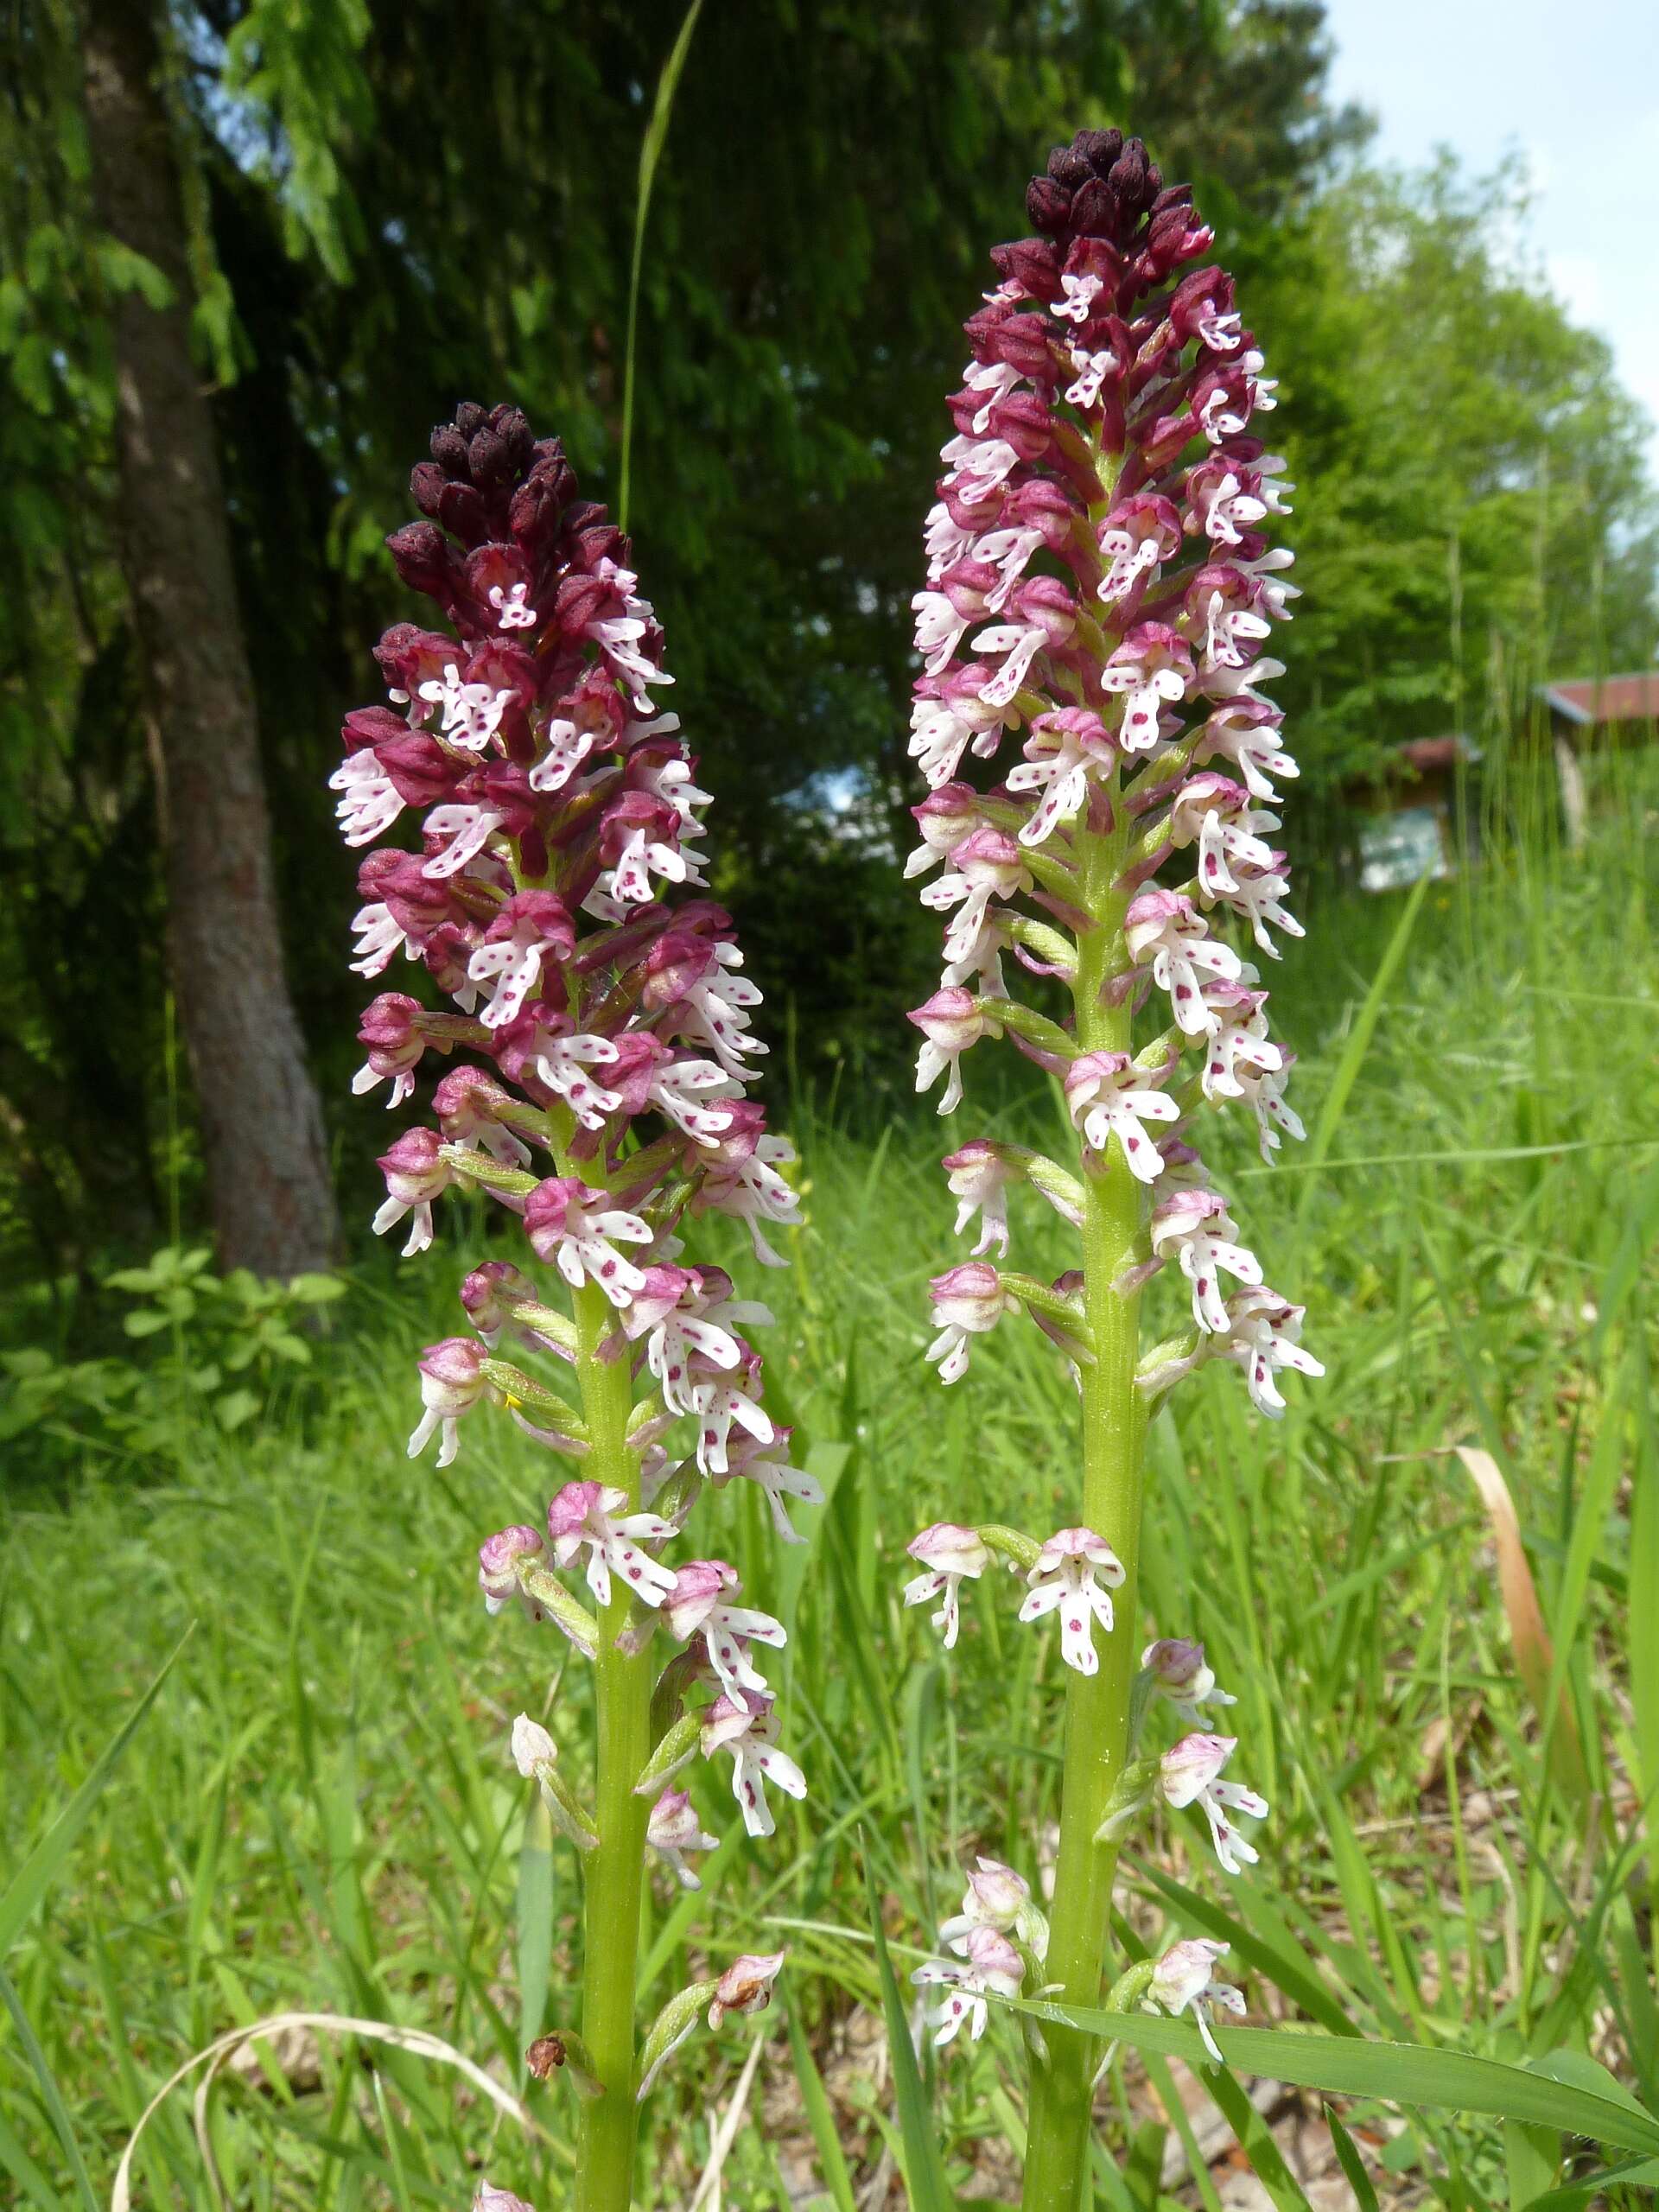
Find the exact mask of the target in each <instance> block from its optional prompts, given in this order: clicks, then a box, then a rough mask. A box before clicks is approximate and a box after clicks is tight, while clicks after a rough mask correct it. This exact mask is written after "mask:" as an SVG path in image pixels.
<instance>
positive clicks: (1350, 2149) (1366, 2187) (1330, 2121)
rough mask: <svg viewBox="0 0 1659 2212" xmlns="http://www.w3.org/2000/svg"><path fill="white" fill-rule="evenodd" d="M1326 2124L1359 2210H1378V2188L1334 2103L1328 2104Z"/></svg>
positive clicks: (1333, 2148)
mask: <svg viewBox="0 0 1659 2212" xmlns="http://www.w3.org/2000/svg"><path fill="white" fill-rule="evenodd" d="M1325 2126H1327V2127H1328V2128H1329V2129H1330V2131H1331V2147H1332V2150H1333V2151H1334V2152H1336V2154H1337V2164H1338V2165H1339V2166H1340V2167H1341V2168H1342V2171H1343V2175H1344V2179H1345V2180H1346V2181H1347V2183H1348V2186H1349V2188H1350V2189H1351V2190H1353V2192H1354V2202H1355V2203H1356V2204H1357V2206H1358V2207H1359V2212H1378V2207H1377V2202H1376V2188H1375V2186H1374V2185H1373V2183H1372V2181H1371V2177H1370V2174H1368V2173H1367V2172H1366V2171H1365V2161H1364V2160H1363V2158H1361V2157H1360V2155H1359V2145H1358V2144H1357V2143H1356V2142H1355V2140H1354V2139H1353V2137H1352V2136H1351V2134H1350V2133H1348V2130H1347V2129H1346V2128H1345V2127H1344V2126H1343V2124H1342V2119H1341V2116H1340V2114H1339V2113H1338V2111H1337V2108H1336V2107H1335V2106H1334V2105H1326V2107H1325Z"/></svg>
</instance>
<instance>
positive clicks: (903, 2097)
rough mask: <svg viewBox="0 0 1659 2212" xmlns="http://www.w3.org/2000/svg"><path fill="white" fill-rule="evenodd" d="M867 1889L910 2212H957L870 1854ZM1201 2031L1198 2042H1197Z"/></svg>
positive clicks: (866, 1855) (867, 1864)
mask: <svg viewBox="0 0 1659 2212" xmlns="http://www.w3.org/2000/svg"><path fill="white" fill-rule="evenodd" d="M864 1887H865V1891H866V1892H867V1894H868V1897H869V1901H870V1930H871V1933H872V1935H873V1936H874V1939H875V1963H876V1969H877V1971H878V1973H879V1974H880V1977H881V2010H882V2013H883V2015H884V2016H885V2018H886V2020H887V2050H888V2054H889V2056H890V2057H891V2060H892V2063H893V2098H894V2101H895V2102H896V2103H897V2105H898V2107H899V2134H900V2137H901V2139H902V2140H903V2143H904V2146H905V2185H906V2190H907V2192H908V2195H909V2197H910V2212H956V2199H955V2197H954V2196H952V2195H951V2193H950V2183H949V2181H948V2180H947V2179H946V2177H945V2171H944V2158H942V2157H941V2156H940V2153H939V2144H938V2137H937V2136H936V2135H935V2134H934V2133H933V2115H932V2114H931V2113H930V2112H929V2110H928V2108H927V2099H926V2097H925V2094H923V2090H922V2076H921V2072H920V2069H918V2066H917V2064H916V2052H915V2049H914V2047H913V2046H912V2043H911V2040H910V2019H909V2016H908V2014H907V2013H906V2011H905V2000H904V1999H903V1997H902V1996H901V1995H900V1994H899V1982H898V1978H897V1977H896V1975H895V1974H894V1973H893V1961H892V1960H891V1959H890V1958H889V1957H888V1956H887V1932H886V1930H885V1929H883V1927H882V1925H881V1901H880V1898H879V1897H877V1896H876V1893H875V1877H874V1874H872V1873H871V1872H870V1861H869V1853H868V1850H867V1851H866V1852H865V1853H864ZM1197 2040H1198V2037H1197V2034H1196V2032H1195V2033H1194V2036H1193V2041H1194V2042H1195V2043H1196V2042H1197Z"/></svg>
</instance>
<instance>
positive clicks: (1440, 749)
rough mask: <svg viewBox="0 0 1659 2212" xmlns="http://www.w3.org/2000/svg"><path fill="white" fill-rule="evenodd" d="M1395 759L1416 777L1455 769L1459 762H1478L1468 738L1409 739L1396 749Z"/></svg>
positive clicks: (1459, 736) (1477, 755)
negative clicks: (1402, 763) (1444, 769)
mask: <svg viewBox="0 0 1659 2212" xmlns="http://www.w3.org/2000/svg"><path fill="white" fill-rule="evenodd" d="M1394 752H1395V759H1396V760H1402V761H1403V762H1404V763H1405V765H1406V766H1407V767H1408V769H1409V770H1410V772H1411V773H1412V774H1413V775H1414V776H1432V775H1433V773H1434V772H1435V771H1436V770H1437V769H1440V768H1454V767H1455V766H1457V764H1458V762H1459V760H1478V759H1479V758H1480V755H1479V753H1478V751H1477V750H1476V748H1475V747H1473V746H1472V745H1471V744H1470V742H1469V741H1468V739H1467V738H1466V737H1464V736H1462V735H1461V734H1459V735H1457V736H1454V737H1408V738H1407V739H1406V740H1405V741H1404V743H1403V744H1401V745H1396V746H1395V748H1394Z"/></svg>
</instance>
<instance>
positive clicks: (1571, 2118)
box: [1003, 1999, 1659, 2158]
mask: <svg viewBox="0 0 1659 2212" xmlns="http://www.w3.org/2000/svg"><path fill="white" fill-rule="evenodd" d="M1003 2001H1005V2002H1008V2003H1010V2004H1012V2005H1014V2010H1016V2011H1018V2012H1029V2013H1031V2014H1032V2015H1033V2017H1034V2018H1037V2019H1039V2020H1052V2021H1054V2022H1055V2023H1056V2024H1058V2025H1059V2026H1062V2027H1071V2028H1078V2029H1081V2030H1082V2031H1083V2032H1084V2034H1085V2035H1093V2036H1116V2037H1118V2038H1119V2040H1120V2041H1121V2042H1123V2043H1127V2044H1134V2045H1135V2048H1136V2049H1137V2050H1163V2051H1169V2052H1172V2053H1173V2054H1174V2056H1177V2057H1179V2058H1184V2059H1185V2061H1186V2063H1187V2064H1188V2065H1189V2066H1192V2067H1202V2066H1203V2064H1204V2063H1205V2056H1204V2045H1203V2044H1202V2043H1201V2042H1200V2041H1199V2039H1198V2030H1197V2029H1196V2028H1189V2027H1186V2026H1185V2025H1184V2024H1182V2023H1180V2022H1179V2021H1176V2020H1166V2019H1160V2018H1155V2017H1154V2015H1152V2014H1151V2013H1144V2012H1106V2011H1104V2010H1103V2008H1101V2007H1099V2006H1096V2005H1038V2004H1033V2003H1028V2002H1025V2003H1020V2002H1016V2001H1015V2000H1012V1999H1006V2000H1003ZM1217 2043H1218V2044H1220V2047H1221V2050H1222V2052H1223V2054H1224V2056H1225V2058H1226V2059H1227V2062H1228V2063H1229V2064H1230V2065H1232V2066H1236V2067H1238V2068H1240V2069H1242V2070H1243V2072H1245V2073H1247V2074H1259V2075H1266V2076H1267V2077H1268V2079H1269V2080H1270V2081H1274V2082H1291V2083H1293V2084H1294V2086H1295V2087H1297V2088H1303V2089H1321V2090H1324V2091H1325V2093H1326V2094H1334V2095H1337V2096H1346V2097H1376V2099H1377V2100H1378V2101H1380V2102H1382V2103H1383V2104H1402V2105H1423V2106H1427V2107H1430V2108H1431V2109H1433V2108H1436V2107H1438V2108H1440V2109H1441V2110H1448V2111H1452V2112H1464V2113H1471V2112H1479V2113H1491V2114H1492V2115H1493V2116H1494V2117H1495V2118H1497V2119H1499V2120H1524V2121H1527V2122H1529V2123H1530V2124H1531V2125H1533V2126H1538V2127H1554V2128H1556V2129H1559V2130H1560V2133H1562V2134H1563V2135H1583V2136H1587V2137H1588V2138H1590V2139H1591V2140H1592V2141H1594V2142H1597V2143H1609V2144H1611V2145H1613V2146H1614V2148H1615V2149H1617V2150H1620V2151H1639V2152H1642V2153H1643V2156H1645V2157H1648V2158H1653V2157H1655V2156H1656V2155H1659V2120H1656V2119H1655V2118H1654V2116H1653V2115H1652V2113H1649V2112H1646V2111H1644V2110H1643V2107H1641V2106H1640V2105H1638V2104H1637V2102H1636V2101H1635V2099H1634V2098H1631V2099H1630V2100H1629V2101H1625V2100H1624V2099H1623V2098H1619V2099H1615V2098H1612V2097H1609V2096H1602V2095H1599V2094H1596V2092H1594V2091H1593V2090H1588V2089H1582V2088H1577V2087H1574V2086H1572V2085H1569V2084H1568V2083H1567V2082H1554V2081H1551V2080H1550V2079H1549V2077H1548V2075H1544V2074H1538V2073H1534V2072H1532V2071H1530V2070H1529V2069H1528V2068H1526V2067H1524V2066H1510V2065H1509V2064H1507V2063H1505V2062H1504V2061H1503V2060H1502V2059H1497V2058H1477V2057H1475V2056H1473V2055H1472V2054H1471V2053H1470V2052H1468V2051H1462V2050H1434V2049H1433V2048H1432V2047H1431V2046H1430V2045H1428V2044H1407V2043H1370V2042H1362V2041H1359V2040H1357V2039H1353V2038H1350V2037H1339V2036H1319V2035H1301V2034H1298V2033H1296V2032H1294V2031H1287V2030H1285V2029H1283V2028H1229V2029H1227V2030H1226V2031H1224V2032H1223V2033H1221V2034H1219V2035H1217Z"/></svg>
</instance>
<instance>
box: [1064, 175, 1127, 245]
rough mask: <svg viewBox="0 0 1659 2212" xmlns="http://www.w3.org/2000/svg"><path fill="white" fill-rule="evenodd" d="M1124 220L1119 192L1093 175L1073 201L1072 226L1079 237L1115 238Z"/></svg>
mask: <svg viewBox="0 0 1659 2212" xmlns="http://www.w3.org/2000/svg"><path fill="white" fill-rule="evenodd" d="M1122 220H1123V213H1122V209H1121V208H1120V207H1119V206H1118V204H1117V194H1116V193H1115V192H1114V191H1113V190H1112V188H1111V186H1110V185H1109V184H1103V183H1102V181H1101V180H1100V179H1099V178H1098V177H1097V176H1091V177H1090V180H1089V181H1088V183H1087V184H1085V185H1084V188H1083V189H1082V190H1081V191H1080V192H1079V193H1078V194H1077V196H1076V197H1075V198H1074V199H1073V200H1072V202H1071V227H1072V229H1073V230H1074V231H1076V232H1077V235H1078V236H1079V238H1116V236H1117V234H1118V230H1119V226H1121V224H1122Z"/></svg>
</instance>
